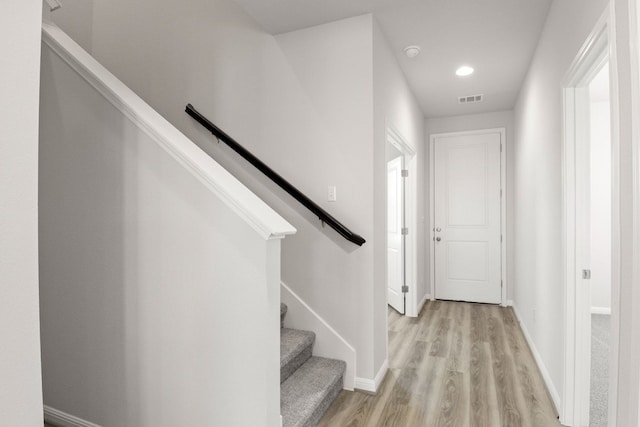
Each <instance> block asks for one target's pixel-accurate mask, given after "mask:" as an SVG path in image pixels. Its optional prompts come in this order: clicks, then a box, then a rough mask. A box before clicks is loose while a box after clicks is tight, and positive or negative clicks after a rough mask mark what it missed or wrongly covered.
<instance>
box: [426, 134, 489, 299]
mask: <svg viewBox="0 0 640 427" xmlns="http://www.w3.org/2000/svg"><path fill="white" fill-rule="evenodd" d="M500 144H501V134H500V132H498V131H497V132H495V133H479V134H464V135H453V134H452V135H439V136H437V137H436V138H435V142H434V160H435V175H434V178H435V186H434V188H435V194H434V196H435V197H434V202H435V206H434V219H435V223H434V240H435V242H434V247H435V255H434V256H435V262H434V266H435V297H436V299H445V300H456V301H471V302H484V303H493V304H499V303H500V302H501V300H502V285H501V279H502V277H501V270H502V269H501V244H500V233H501V231H500V230H501V206H500V198H501V195H500V176H501V173H500Z"/></svg>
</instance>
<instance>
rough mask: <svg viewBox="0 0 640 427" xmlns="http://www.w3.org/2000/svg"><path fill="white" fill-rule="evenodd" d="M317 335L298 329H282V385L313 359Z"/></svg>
mask: <svg viewBox="0 0 640 427" xmlns="http://www.w3.org/2000/svg"><path fill="white" fill-rule="evenodd" d="M315 339H316V334H314V333H313V332H309V331H299V330H297V329H288V328H282V329H280V383H282V382H284V380H286V379H287V378H289V376H290V375H291V374H293V373H294V372H295V371H296V369H298V368H299V367H300V366H302V365H303V364H304V362H306V361H307V360H309V358H310V357H311V350H312V348H313V343H314V341H315Z"/></svg>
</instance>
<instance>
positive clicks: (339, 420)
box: [319, 301, 560, 427]
mask: <svg viewBox="0 0 640 427" xmlns="http://www.w3.org/2000/svg"><path fill="white" fill-rule="evenodd" d="M319 425H320V426H326V427H329V426H345V427H346V426H350V427H355V426H385V427H391V426H398V427H400V426H404V427H406V426H412V427H417V426H451V427H454V426H461V427H467V426H469V427H472V426H487V427H501V426H509V427H515V426H532V427H533V426H541V427H550V426H555V425H557V426H559V425H560V424H559V423H558V421H557V419H556V411H555V409H554V407H553V404H552V402H551V400H550V398H549V397H548V394H547V392H546V388H545V386H544V382H543V380H542V377H541V375H540V373H539V371H538V368H537V366H536V364H535V361H534V359H533V356H532V354H531V352H530V350H529V347H528V346H527V343H526V341H525V338H524V335H523V334H522V331H521V330H520V327H519V325H518V321H517V320H516V317H515V314H514V312H513V309H511V308H502V307H498V306H492V305H484V304H469V303H461V302H448V301H429V302H427V303H426V304H425V306H424V307H423V309H422V311H421V313H420V316H419V317H418V318H410V317H403V316H400V315H398V314H397V313H396V312H395V311H393V310H390V311H389V371H388V373H387V375H386V377H385V379H384V381H383V382H382V385H381V387H380V390H379V391H378V394H377V395H375V396H373V395H369V394H365V393H361V392H348V391H342V393H341V394H340V396H339V397H338V399H337V400H336V402H335V403H334V404H333V406H332V407H331V408H330V409H329V411H328V412H327V414H326V415H325V417H324V418H323V419H322V420H321V422H320V424H319Z"/></svg>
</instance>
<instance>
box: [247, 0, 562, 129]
mask: <svg viewBox="0 0 640 427" xmlns="http://www.w3.org/2000/svg"><path fill="white" fill-rule="evenodd" d="M235 1H236V2H237V3H238V4H240V5H241V6H242V7H243V8H244V9H245V10H246V11H247V12H248V13H249V14H250V15H251V16H253V17H254V19H256V21H257V22H258V23H259V24H260V25H262V27H263V28H264V29H265V30H267V31H269V32H270V33H271V34H280V33H284V32H288V31H293V30H297V29H301V28H306V27H310V26H313V25H318V24H323V23H327V22H331V21H335V20H338V19H343V18H348V17H352V16H357V15H361V14H364V13H369V12H371V13H373V14H374V16H375V17H376V19H377V20H378V22H379V23H380V26H381V28H382V31H383V32H384V34H385V36H386V38H387V40H388V41H389V43H390V45H391V47H392V49H393V50H394V52H395V54H396V57H397V59H398V62H399V64H400V67H401V68H402V70H403V71H404V73H405V75H406V77H407V79H408V81H409V85H410V86H411V88H412V89H413V92H414V93H415V94H416V97H417V99H418V101H419V103H420V106H421V107H422V110H423V112H424V114H425V116H426V117H429V118H431V117H445V116H453V115H461V114H475V113H482V112H489V111H499V110H508V109H511V108H513V106H514V104H515V101H516V97H517V95H518V92H519V91H520V86H521V85H522V81H523V80H524V77H525V75H526V72H527V69H528V67H529V63H530V61H531V57H532V56H533V53H534V51H535V48H536V45H537V42H538V38H539V35H540V32H541V31H542V26H543V24H544V20H545V18H546V15H547V11H548V9H549V5H550V3H551V0H320V1H319V0H235ZM408 45H419V46H421V48H422V53H421V54H420V55H419V56H418V57H416V58H413V59H409V58H407V57H406V56H405V55H404V52H403V49H404V47H406V46H408ZM464 64H467V65H471V66H472V67H474V68H475V70H476V72H475V73H474V74H473V75H472V76H469V77H466V78H460V77H457V76H456V75H455V70H456V68H457V67H459V66H461V65H464ZM476 94H484V101H483V102H482V103H478V104H467V105H460V104H458V97H459V96H466V95H476Z"/></svg>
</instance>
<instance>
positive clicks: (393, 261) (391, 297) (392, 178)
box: [387, 157, 405, 314]
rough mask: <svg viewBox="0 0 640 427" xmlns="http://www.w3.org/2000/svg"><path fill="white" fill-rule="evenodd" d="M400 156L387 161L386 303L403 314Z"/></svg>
mask: <svg viewBox="0 0 640 427" xmlns="http://www.w3.org/2000/svg"><path fill="white" fill-rule="evenodd" d="M402 181H403V179H402V157H397V158H395V159H393V160H391V161H389V162H388V163H387V288H388V297H387V302H388V304H389V305H390V306H391V307H393V308H394V309H396V310H397V311H398V312H400V313H402V314H404V308H405V307H404V294H403V292H402V286H403V285H404V241H403V240H404V239H403V236H402V227H404V188H403V182H402Z"/></svg>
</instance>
